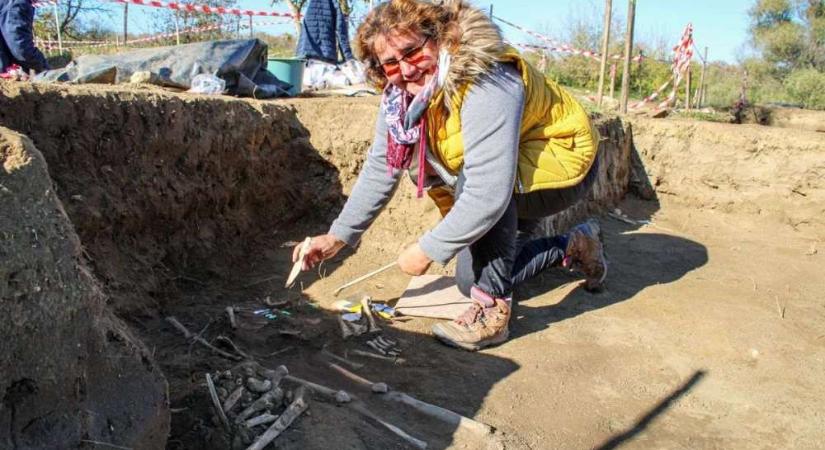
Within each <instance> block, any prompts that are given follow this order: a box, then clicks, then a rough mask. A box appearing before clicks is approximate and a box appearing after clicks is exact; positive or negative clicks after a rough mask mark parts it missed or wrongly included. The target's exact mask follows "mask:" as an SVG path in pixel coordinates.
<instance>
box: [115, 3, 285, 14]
mask: <svg viewBox="0 0 825 450" xmlns="http://www.w3.org/2000/svg"><path fill="white" fill-rule="evenodd" d="M109 1H110V2H114V3H128V4H133V5H140V6H151V7H153V8H168V9H174V10H175V11H184V12H194V13H203V14H230V15H234V16H250V17H251V16H265V17H295V16H294V15H292V14H290V13H285V12H278V11H253V10H251V9H239V8H224V7H223V6H209V5H196V4H194V3H177V2H165V1H161V0H109Z"/></svg>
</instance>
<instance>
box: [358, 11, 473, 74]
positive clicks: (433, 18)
mask: <svg viewBox="0 0 825 450" xmlns="http://www.w3.org/2000/svg"><path fill="white" fill-rule="evenodd" d="M438 3H439V4H435V3H432V2H429V1H424V0H390V1H388V2H386V3H382V4H380V5H378V6H376V7H375V8H374V9H373V10H372V11H370V13H369V14H367V17H366V18H365V19H364V22H363V23H362V24H361V26H359V27H358V32H357V34H356V35H355V54H356V55H357V56H358V59H360V60H361V62H362V63H364V66H365V67H366V73H367V79H368V80H369V81H370V82H371V83H373V84H374V85H375V86H377V87H378V88H382V89H383V88H384V86H386V84H387V77H386V76H385V75H384V71H383V70H381V64H380V63H379V62H378V56H377V55H376V54H375V45H374V43H375V38H376V36H379V35H382V36H388V35H390V34H408V33H409V34H418V35H421V36H424V37H428V38H430V39H434V40H435V41H436V42H437V43H438V45H439V46H440V47H442V48H447V49H450V50H452V49H454V48H455V47H456V46H457V45H458V43H459V35H458V34H459V33H458V26H457V25H456V23H455V17H456V11H455V9H454V8H450V7H446V6H442V5H441V4H440V3H441V2H438Z"/></svg>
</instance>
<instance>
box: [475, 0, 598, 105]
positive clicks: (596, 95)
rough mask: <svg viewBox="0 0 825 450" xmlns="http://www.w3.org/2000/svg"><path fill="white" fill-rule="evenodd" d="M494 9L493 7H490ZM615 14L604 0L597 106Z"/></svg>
mask: <svg viewBox="0 0 825 450" xmlns="http://www.w3.org/2000/svg"><path fill="white" fill-rule="evenodd" d="M490 7H491V8H492V6H490ZM612 14H613V1H612V0H604V26H602V35H603V36H602V62H601V65H600V66H599V91H598V93H597V94H596V104H597V105H599V106H602V95H604V70H605V69H606V66H607V58H608V55H607V51H608V47H609V46H610V18H611V16H612Z"/></svg>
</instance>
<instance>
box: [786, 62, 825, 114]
mask: <svg viewBox="0 0 825 450" xmlns="http://www.w3.org/2000/svg"><path fill="white" fill-rule="evenodd" d="M784 85H785V88H786V89H787V92H788V96H789V97H790V98H791V99H792V100H793V101H794V102H796V103H799V104H801V105H802V106H803V107H805V108H808V109H821V110H825V73H823V72H819V71H817V70H815V69H800V70H795V71H793V72H791V73H790V75H788V77H787V78H786V79H785V83H784Z"/></svg>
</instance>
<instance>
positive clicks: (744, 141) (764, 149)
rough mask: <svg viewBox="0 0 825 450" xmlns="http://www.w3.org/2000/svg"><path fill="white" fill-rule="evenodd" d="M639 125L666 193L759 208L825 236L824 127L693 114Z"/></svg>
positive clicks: (648, 160) (692, 201)
mask: <svg viewBox="0 0 825 450" xmlns="http://www.w3.org/2000/svg"><path fill="white" fill-rule="evenodd" d="M633 127H634V133H633V140H634V144H635V147H636V149H637V151H638V154H639V155H640V156H641V158H642V162H643V164H644V168H645V170H646V171H647V174H648V176H649V179H650V180H651V183H652V184H653V185H654V186H655V190H656V192H657V193H658V194H659V197H666V198H667V199H669V200H673V201H676V202H680V203H683V204H687V205H691V206H695V207H697V208H709V209H716V210H720V211H724V212H744V213H749V214H754V215H757V216H760V217H762V218H764V219H766V220H775V221H779V222H782V223H786V224H789V225H791V226H793V227H795V228H797V229H800V230H810V232H811V233H813V234H815V235H817V236H819V237H820V238H821V237H822V236H821V230H822V225H823V224H825V135H823V134H822V133H817V132H813V131H803V130H793V131H790V130H787V129H781V128H771V127H762V126H758V125H728V124H719V123H710V122H698V121H688V120H656V119H633ZM817 233H819V234H817Z"/></svg>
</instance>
